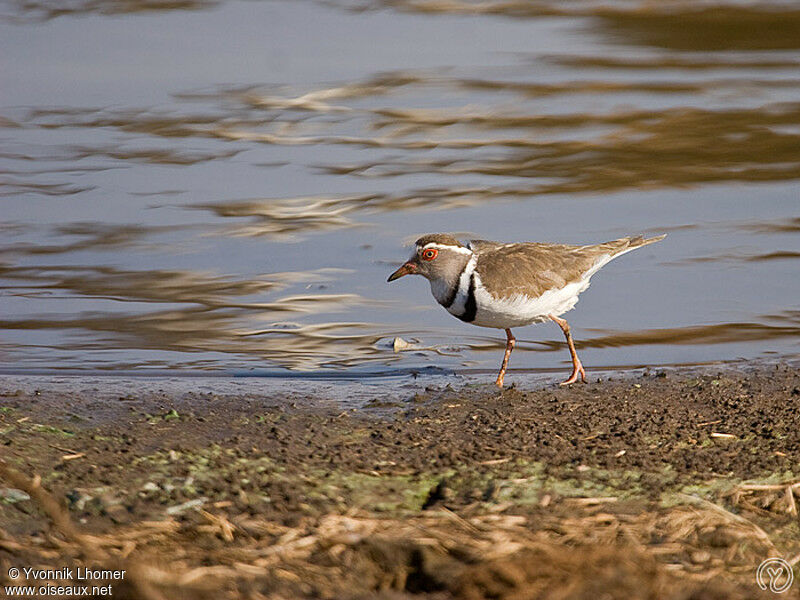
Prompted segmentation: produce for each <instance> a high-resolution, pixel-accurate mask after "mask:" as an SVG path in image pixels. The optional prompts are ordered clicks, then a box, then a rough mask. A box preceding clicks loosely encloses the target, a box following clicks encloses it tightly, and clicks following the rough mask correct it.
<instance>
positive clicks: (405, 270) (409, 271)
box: [386, 261, 417, 281]
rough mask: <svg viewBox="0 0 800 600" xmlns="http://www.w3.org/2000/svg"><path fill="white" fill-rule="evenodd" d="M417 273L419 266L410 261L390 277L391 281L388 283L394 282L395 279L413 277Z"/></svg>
mask: <svg viewBox="0 0 800 600" xmlns="http://www.w3.org/2000/svg"><path fill="white" fill-rule="evenodd" d="M416 272H417V265H416V264H414V263H413V262H411V261H409V262H407V263H406V264H404V265H403V266H402V267H400V268H399V269H397V271H395V272H394V273H392V274H391V275H389V279H387V280H386V281H394V280H395V279H400V278H401V277H402V276H403V275H413V274H414V273H416Z"/></svg>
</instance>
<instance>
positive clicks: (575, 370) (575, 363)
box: [548, 315, 586, 385]
mask: <svg viewBox="0 0 800 600" xmlns="http://www.w3.org/2000/svg"><path fill="white" fill-rule="evenodd" d="M548 316H549V317H550V318H551V319H552V320H553V321H555V323H556V324H557V325H558V326H559V327H561V331H563V332H564V337H565V338H567V346H569V353H570V356H572V374H571V375H570V376H569V379H567V380H566V381H563V382H562V383H561V385H569V384H570V383H575V382H576V381H577V380H578V374H579V373H580V376H581V381H582V382H583V383H586V371H584V370H583V365H582V364H581V359H579V358H578V353H577V352H575V344H574V343H573V342H572V334H571V333H570V332H569V323H567V321H566V320H565V319H559V318H558V317H557V316H555V315H548Z"/></svg>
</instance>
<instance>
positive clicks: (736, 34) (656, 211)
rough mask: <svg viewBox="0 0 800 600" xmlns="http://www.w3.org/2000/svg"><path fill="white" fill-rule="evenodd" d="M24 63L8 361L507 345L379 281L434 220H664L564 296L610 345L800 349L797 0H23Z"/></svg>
mask: <svg viewBox="0 0 800 600" xmlns="http://www.w3.org/2000/svg"><path fill="white" fill-rule="evenodd" d="M0 56H2V59H0V60H2V72H3V75H2V88H1V89H0V140H2V142H1V143H0V206H2V218H1V219H0V359H2V370H3V371H6V372H9V371H11V372H26V371H38V370H93V371H100V370H116V371H131V370H134V371H135V370H141V371H147V370H159V369H170V370H184V371H185V372H187V373H188V372H196V371H207V370H218V371H224V372H231V371H233V372H256V373H278V374H279V373H282V372H287V371H286V370H294V371H299V372H306V373H308V372H326V371H330V372H335V373H339V374H353V375H358V374H366V373H370V372H372V373H374V372H380V373H392V372H405V371H411V370H414V369H419V368H421V367H431V366H436V367H442V368H444V369H447V370H456V371H459V370H461V371H466V370H469V371H480V370H494V369H495V368H496V367H497V365H498V363H499V361H500V358H501V354H502V352H501V348H502V345H503V334H502V332H500V331H494V330H490V329H481V328H476V327H472V326H469V325H465V324H462V323H461V322H459V321H457V320H455V319H453V318H452V317H450V316H449V315H447V313H445V312H444V311H443V310H442V309H441V308H439V307H438V306H437V305H436V304H435V302H434V301H433V299H432V297H431V296H430V293H429V291H428V286H427V283H426V282H425V281H424V280H421V279H414V278H406V279H403V280H400V281H398V282H395V283H393V284H391V285H389V284H387V283H386V281H385V280H386V276H387V275H388V274H389V273H390V272H391V271H392V270H393V269H394V268H396V265H397V264H399V262H400V261H401V260H402V259H404V258H405V257H406V255H407V252H408V250H407V249H406V248H404V244H408V243H409V242H410V241H411V240H413V239H415V238H416V237H417V236H418V235H419V234H421V233H427V232H431V231H450V232H458V233H461V234H462V235H463V236H464V237H466V238H468V237H470V236H474V237H481V238H488V239H497V240H504V241H506V240H507V241H525V240H536V241H554V242H566V243H576V244H584V243H594V242H601V241H606V240H609V239H613V238H616V237H620V236H623V235H630V234H638V233H650V234H654V233H660V232H667V233H669V237H668V238H667V239H666V240H665V241H664V242H662V243H660V244H657V245H654V246H648V247H647V248H644V249H642V250H639V251H637V252H635V253H632V254H629V255H627V256H625V257H624V258H621V259H620V260H619V261H615V262H614V263H612V264H611V265H609V266H607V267H605V268H604V269H603V271H602V272H601V273H599V274H598V275H596V276H595V277H594V279H593V283H592V287H591V288H590V289H589V290H588V291H587V292H585V293H584V294H583V295H582V297H581V302H580V303H579V304H578V306H577V308H576V310H575V311H574V312H572V313H569V314H568V315H567V317H568V318H569V319H570V322H571V324H572V326H573V331H574V332H575V334H576V339H577V341H578V347H579V349H581V355H582V358H583V362H584V364H586V365H587V366H589V367H590V368H591V367H601V366H602V367H613V366H622V365H666V364H686V363H689V364H696V363H704V362H713V361H733V360H739V359H755V358H764V357H790V356H794V357H796V356H798V354H799V352H798V347H799V346H798V344H799V341H800V337H798V334H799V333H800V301H798V298H800V283H798V281H800V278H799V277H798V275H799V274H800V273H799V272H798V271H799V270H798V265H800V262H798V259H800V241H799V240H800V238H799V237H798V234H800V187H798V179H799V178H800V68H799V67H800V10H798V9H797V6H796V3H794V2H763V3H756V2H749V3H743V2H732V1H731V2H728V3H725V2H696V1H695V2H678V1H672V2H660V3H651V2H636V1H634V0H631V1H628V2H595V1H591V0H586V1H578V0H575V1H573V2H556V1H523V0H518V1H517V0H502V1H501V0H496V1H493V0H483V1H480V2H479V1H467V0H391V1H390V0H384V1H381V0H363V1H361V0H354V1H352V2H350V1H345V0H342V1H338V0H333V1H328V2H311V1H307V2H306V1H300V0H298V1H293V2H280V1H279V2H239V1H229V2H224V1H219V2H216V1H199V2H196V1H185V2H181V1H162V0H149V1H147V2H141V1H139V0H72V1H68V2H63V1H58V2H56V1H52V2H50V1H47V0H26V1H25V2H22V1H18V0H9V1H7V2H5V3H3V4H2V5H0ZM516 334H517V337H518V338H519V339H520V340H521V344H519V345H518V350H517V351H515V354H514V357H513V359H512V368H516V369H553V368H563V365H564V364H565V363H567V362H568V354H567V352H566V350H565V348H564V345H563V343H562V337H561V332H560V330H559V329H558V328H557V327H555V326H554V325H539V326H535V327H529V328H525V329H521V330H519V331H517V332H516ZM397 337H401V338H403V339H404V340H406V341H408V342H409V343H410V347H409V349H407V350H406V351H404V352H398V353H396V352H394V344H393V341H394V339H395V338H397Z"/></svg>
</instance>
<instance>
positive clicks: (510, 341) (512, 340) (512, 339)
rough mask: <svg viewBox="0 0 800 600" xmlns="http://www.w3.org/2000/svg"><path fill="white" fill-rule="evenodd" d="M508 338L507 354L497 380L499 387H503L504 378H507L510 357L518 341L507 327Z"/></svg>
mask: <svg viewBox="0 0 800 600" xmlns="http://www.w3.org/2000/svg"><path fill="white" fill-rule="evenodd" d="M506 339H507V341H506V354H505V356H504V357H503V366H501V367H500V373H498V374H497V381H495V384H496V385H497V387H499V388H502V387H503V379H505V376H506V367H507V366H508V357H509V356H511V351H512V350H513V349H514V344H515V343H516V341H517V339H516V338H515V337H514V336H513V334H512V333H511V330H510V329H506Z"/></svg>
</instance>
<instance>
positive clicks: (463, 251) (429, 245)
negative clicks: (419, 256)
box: [417, 242, 472, 256]
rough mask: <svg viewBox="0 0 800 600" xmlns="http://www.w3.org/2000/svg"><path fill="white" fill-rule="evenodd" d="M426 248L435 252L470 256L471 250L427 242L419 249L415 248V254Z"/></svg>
mask: <svg viewBox="0 0 800 600" xmlns="http://www.w3.org/2000/svg"><path fill="white" fill-rule="evenodd" d="M428 248H435V249H436V250H452V251H453V252H458V253H459V254H466V255H467V256H472V250H470V249H469V248H464V247H463V246H451V245H449V244H437V243H436V242H428V243H427V244H425V245H424V246H422V247H421V248H420V247H419V246H417V252H420V251H422V250H427V249H428Z"/></svg>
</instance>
